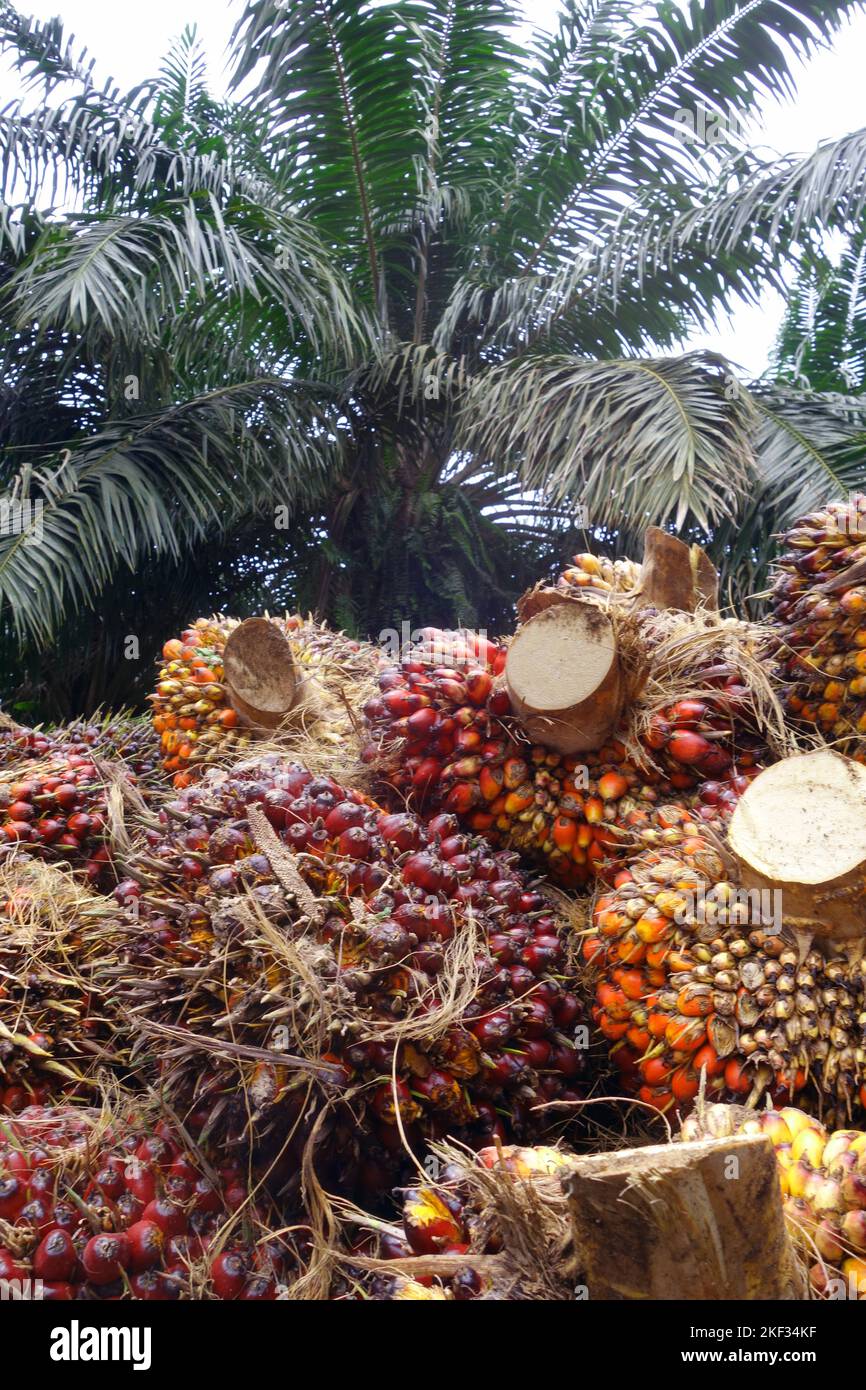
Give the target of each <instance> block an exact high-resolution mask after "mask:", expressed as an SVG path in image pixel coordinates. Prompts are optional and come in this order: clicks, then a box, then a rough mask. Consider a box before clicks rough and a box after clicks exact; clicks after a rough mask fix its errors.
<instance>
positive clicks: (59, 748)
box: [0, 738, 136, 883]
mask: <svg viewBox="0 0 866 1390" xmlns="http://www.w3.org/2000/svg"><path fill="white" fill-rule="evenodd" d="M40 742H41V740H40ZM34 747H36V748H38V747H39V743H37V744H36V745H34ZM93 757H94V753H93V751H92V750H91V748H90V747H88V746H87V745H86V744H84V743H82V742H80V741H78V740H75V739H73V741H71V742H69V743H67V742H66V741H65V740H60V739H57V740H54V739H53V738H52V739H51V741H50V744H49V747H48V750H47V751H46V752H45V753H44V755H43V754H41V753H40V756H38V757H36V758H31V757H26V756H25V757H24V758H23V759H22V760H20V761H16V762H14V763H10V764H9V765H7V766H6V767H5V768H4V769H3V771H2V773H0V854H7V853H10V852H12V851H15V852H17V851H18V850H19V849H21V848H24V849H26V851H27V853H28V854H36V855H39V856H40V857H43V858H46V859H53V860H65V861H66V862H67V863H69V864H72V865H74V866H75V867H76V868H79V869H83V870H84V871H85V875H86V877H87V879H88V881H90V882H93V883H98V882H103V883H104V882H107V881H108V880H109V879H110V878H111V873H112V864H111V853H110V850H109V846H108V821H107V808H108V788H107V785H106V781H105V778H104V777H103V775H102V773H101V772H100V770H99V769H98V768H97V767H96V765H95V763H94V762H93ZM114 766H115V768H116V771H117V775H118V777H119V778H120V779H121V780H123V781H125V782H127V783H129V784H130V785H135V783H136V777H135V774H134V773H133V772H131V771H130V770H129V768H128V767H127V766H126V764H125V763H123V762H116V763H115V764H114Z"/></svg>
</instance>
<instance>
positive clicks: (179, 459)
mask: <svg viewBox="0 0 866 1390" xmlns="http://www.w3.org/2000/svg"><path fill="white" fill-rule="evenodd" d="M856 8H857V7H856V6H855V5H851V4H848V5H841V4H840V5H836V4H818V3H811V4H802V5H797V4H788V5H785V6H780V5H777V4H775V3H769V0H744V3H739V4H737V3H728V2H727V0H714V2H713V3H712V4H698V3H697V0H694V3H692V4H690V5H688V6H687V7H679V6H678V7H673V6H671V5H669V4H667V3H665V0H658V3H657V4H655V5H649V6H647V7H643V8H641V9H640V10H635V8H634V6H628V5H626V4H624V3H621V2H620V0H567V3H565V4H564V5H563V8H562V13H561V19H560V23H559V26H558V28H557V30H556V32H555V33H553V34H547V33H541V32H539V33H536V34H534V35H533V36H532V37H531V39H530V40H529V41H528V42H527V43H525V44H521V45H518V44H517V43H516V41H515V32H516V29H515V26H516V22H517V19H518V17H519V16H518V14H517V13H516V11H515V10H514V9H513V7H512V6H511V5H510V4H509V3H504V2H503V0H423V2H422V0H395V3H393V4H390V5H380V4H361V3H347V0H339V2H338V0H292V3H291V4H290V5H287V4H285V3H283V2H282V0H251V2H250V3H247V4H246V5H245V7H244V8H243V10H242V13H241V14H240V17H239V20H238V24H237V27H236V30H235V34H234V37H233V64H234V67H233V88H232V90H233V92H234V93H235V94H236V95H235V96H234V97H233V99H232V100H230V101H227V102H223V103H217V102H214V101H213V100H212V99H211V98H209V97H208V96H207V93H206V91H205V89H204V86H203V78H202V73H201V69H200V64H199V61H198V57H197V55H196V50H195V43H194V40H193V39H192V37H191V36H187V38H186V39H185V40H184V41H183V42H182V44H181V45H180V46H179V47H178V48H177V49H176V50H175V52H174V54H173V55H172V57H171V58H170V60H169V62H168V64H167V66H166V68H165V69H164V71H163V72H162V73H161V74H160V76H159V78H158V79H157V80H155V81H153V82H149V83H145V84H144V85H143V86H142V87H140V88H138V89H136V91H135V92H133V93H129V94H126V95H122V94H120V93H119V92H118V91H117V90H116V89H115V88H113V87H112V86H111V85H108V86H106V87H104V88H101V87H97V86H96V84H95V83H94V81H93V78H92V69H91V66H90V65H88V63H87V62H86V60H84V59H78V58H76V56H75V54H74V51H73V47H72V45H71V43H70V42H67V41H66V40H65V38H64V36H63V33H62V29H61V27H60V25H59V23H58V22H56V21H52V22H51V24H49V25H40V24H36V23H33V22H32V21H27V20H24V19H22V18H21V17H20V16H18V15H17V14H16V13H15V12H14V11H13V10H12V9H11V8H9V7H7V8H6V9H4V10H3V11H2V12H0V38H2V40H3V41H4V43H5V46H6V47H7V48H9V49H10V50H11V51H12V52H14V53H15V54H16V55H17V61H18V63H19V67H20V70H21V72H22V74H23V75H24V76H25V77H26V78H27V80H28V81H29V82H30V83H31V84H35V85H36V86H37V87H38V88H46V89H48V90H49V91H51V92H53V91H54V89H55V88H58V93H57V94H62V100H60V101H58V100H57V99H56V97H57V94H55V96H54V97H53V98H52V103H53V104H51V105H48V106H46V107H45V108H43V109H41V110H38V111H36V112H34V111H33V110H32V109H30V107H28V105H27V104H26V102H22V103H21V104H19V105H18V106H17V107H15V106H13V107H11V108H7V109H6V110H5V112H3V113H2V116H0V147H2V149H3V152H4V160H3V171H4V179H5V192H4V197H5V198H6V200H7V206H6V207H5V208H4V209H3V211H2V213H0V237H2V248H3V256H4V265H5V266H6V271H5V284H4V288H3V294H2V301H0V312H2V315H3V318H4V320H5V323H6V325H7V326H9V327H11V329H12V330H13V331H12V343H13V345H14V346H13V350H14V353H15V354H17V367H16V371H17V378H16V379H17V380H18V381H19V382H20V383H22V387H21V391H22V392H23V393H24V398H25V404H26V400H29V399H30V391H31V382H32V383H35V384H36V386H37V389H38V391H41V392H42V393H43V395H46V398H48V399H50V400H51V402H52V408H51V411H50V412H46V414H45V417H44V422H43V425H42V426H41V427H39V426H37V427H34V422H33V419H32V416H31V415H30V413H29V412H28V411H27V410H26V408H25V409H24V410H23V412H22V413H23V415H24V416H25V417H27V418H26V419H23V420H22V422H21V423H20V424H19V425H18V426H16V430H17V432H16V433H14V434H13V436H12V437H11V438H10V439H9V440H7V441H6V443H7V447H6V452H5V460H6V461H5V464H4V465H3V466H4V468H5V474H4V479H3V480H2V481H4V482H5V484H6V486H7V487H11V486H13V485H14V486H17V487H18V489H19V493H20V489H21V487H22V485H24V486H28V487H29V489H30V492H31V494H32V495H33V496H34V497H38V498H39V499H40V500H41V501H42V502H43V508H42V516H41V528H42V540H41V543H40V544H39V545H26V544H25V543H24V539H23V538H22V536H21V535H18V536H14V537H12V538H9V539H7V540H6V541H5V542H2V543H0V604H2V608H0V613H5V614H6V620H7V624H8V626H9V629H10V631H14V632H15V633H17V634H19V635H21V636H23V637H24V639H25V641H27V642H30V643H31V645H32V644H34V643H35V644H39V643H46V642H48V641H49V640H51V639H52V634H54V633H56V632H57V630H58V627H59V626H60V625H61V622H62V621H66V620H67V619H68V615H69V614H70V612H73V611H74V612H76V613H78V615H79V617H78V619H77V621H78V623H79V624H80V623H82V622H85V626H86V619H85V618H84V617H82V616H81V615H82V613H83V611H84V610H85V608H86V605H87V604H88V603H90V604H94V605H96V606H97V607H98V610H99V616H101V617H103V618H104V617H105V610H106V601H107V598H108V595H109V594H110V593H114V594H117V593H118V592H119V591H124V592H125V591H126V590H129V589H136V591H137V592H139V593H140V594H141V595H142V599H141V603H142V604H143V603H144V602H145V599H146V596H147V595H148V594H150V595H159V596H160V597H158V600H157V602H158V605H159V606H160V607H162V600H161V595H162V594H163V593H164V592H165V589H166V584H167V585H168V586H171V587H172V588H178V587H179V586H177V585H175V583H174V575H175V573H176V572H179V571H180V570H181V569H182V568H183V567H184V566H186V567H187V570H188V571H189V570H191V571H192V573H193V575H195V574H200V575H202V576H204V575H205V574H207V576H208V583H209V584H212V585H214V586H215V587H216V588H218V587H219V585H220V584H221V583H222V579H221V578H220V576H221V575H225V574H226V573H227V571H228V570H229V569H230V568H231V560H230V556H231V553H232V548H233V546H235V547H236V544H237V540H238V537H239V536H241V537H243V538H244V543H245V544H247V545H250V546H255V545H258V546H259V548H260V550H261V551H262V553H263V555H264V556H268V555H269V556H270V558H271V560H272V561H273V563H274V565H275V566H276V567H277V568H278V569H279V568H280V562H281V561H285V562H286V563H285V564H284V565H283V567H282V574H283V576H284V577H285V576H287V575H289V576H293V579H292V583H293V585H294V587H293V589H292V592H293V593H294V594H295V595H297V596H298V598H301V597H303V599H304V600H305V601H306V602H309V603H310V604H312V605H313V606H314V607H315V608H316V609H317V611H319V612H320V613H322V614H324V615H327V616H330V617H332V618H336V619H337V620H338V621H340V622H341V623H342V624H344V625H351V626H352V627H354V628H355V629H356V630H358V631H361V632H372V633H374V634H375V633H376V632H377V631H378V630H379V629H381V628H383V627H386V626H399V623H400V622H401V621H404V620H408V621H409V622H410V623H411V624H413V625H414V624H416V623H422V622H424V621H463V622H468V623H475V624H485V625H488V626H494V625H497V624H498V623H499V622H500V621H501V620H502V618H503V616H504V615H506V614H507V611H508V605H509V603H510V601H511V599H512V598H513V596H514V594H515V593H516V592H517V591H518V590H519V588H520V587H522V586H523V584H524V583H525V582H526V581H527V580H528V579H529V578H533V577H537V576H538V574H539V573H542V572H543V571H544V570H545V569H546V568H549V567H551V566H553V565H554V564H555V563H556V561H557V560H558V559H560V558H561V556H562V554H563V551H564V549H565V548H566V547H567V546H568V545H570V544H571V543H572V541H573V538H574V532H575V530H576V529H579V526H580V524H581V523H582V521H583V517H582V515H581V510H585V514H586V516H588V520H589V526H590V527H591V529H592V531H593V532H594V533H595V535H597V536H599V537H601V538H602V539H606V540H607V541H609V542H610V543H611V544H613V545H616V546H619V547H622V546H624V545H626V544H632V543H633V541H634V538H635V537H636V535H637V534H638V533H639V531H640V530H641V529H642V527H643V525H644V524H645V523H646V522H647V521H648V520H652V521H656V522H659V523H662V524H668V525H671V526H673V527H675V528H677V529H678V530H679V531H680V532H681V533H682V534H686V535H691V534H700V535H701V536H702V537H705V538H707V539H708V540H709V542H710V543H711V544H713V545H715V546H716V549H717V552H718V553H719V554H721V555H722V556H723V557H724V556H725V555H727V554H728V553H729V552H730V551H731V548H732V545H733V543H734V542H739V541H740V540H741V535H740V530H739V529H738V523H739V522H742V521H743V520H744V519H746V518H747V516H748V513H749V509H750V507H751V506H752V505H753V502H754V498H755V496H756V495H757V494H758V493H759V492H760V491H761V490H762V489H764V488H765V487H766V488H768V489H769V490H770V491H771V492H772V490H773V489H774V488H778V487H779V486H781V484H782V482H783V481H784V480H783V479H781V478H779V477H778V476H777V475H778V474H779V466H778V461H779V460H780V459H782V458H784V459H785V460H786V462H787V468H788V469H789V470H792V469H796V468H797V467H798V466H799V465H801V464H804V463H805V461H807V460H808V461H810V463H811V461H812V460H813V458H814V456H815V455H816V453H817V454H818V455H819V456H820V457H821V458H822V459H823V458H825V457H826V458H828V459H829V458H830V457H831V455H832V453H833V451H834V450H835V449H836V448H837V446H838V444H839V440H840V439H841V440H844V444H845V447H846V448H847V447H850V446H851V445H852V443H853V444H855V445H856V444H857V443H858V442H859V440H860V439H861V438H862V433H863V428H864V417H863V416H862V415H861V414H859V407H856V408H855V407H852V406H851V405H850V404H848V403H846V404H845V405H844V406H843V407H840V406H839V405H838V403H834V402H833V401H827V400H823V399H822V400H821V401H820V402H814V401H811V402H809V404H808V408H804V406H803V403H802V402H801V401H800V400H799V398H797V399H794V398H791V397H790V396H789V394H788V393H785V392H781V393H780V392H778V391H776V392H773V391H770V390H768V389H766V388H761V390H760V391H757V392H754V391H750V390H749V389H747V386H746V384H745V383H742V382H740V381H738V380H737V377H736V374H735V372H734V371H733V369H732V368H731V367H730V365H729V364H728V363H727V362H725V361H724V360H723V359H721V358H719V357H717V356H715V355H712V354H705V353H691V354H687V355H685V356H676V355H673V356H671V355H665V354H669V353H670V352H671V350H672V349H674V348H675V346H676V344H677V343H678V342H679V341H681V339H682V336H683V334H684V333H685V331H686V329H687V327H688V326H689V325H694V324H696V323H701V322H704V323H705V322H707V321H709V320H710V319H711V317H712V315H713V313H714V312H715V311H717V310H718V309H719V308H720V307H725V306H727V305H729V304H730V303H731V302H732V299H733V297H734V296H736V295H741V296H744V297H746V298H750V299H752V300H755V299H757V298H758V296H759V294H760V290H761V287H762V286H763V285H781V284H782V283H783V279H782V277H783V273H784V271H785V267H786V265H787V263H788V261H789V260H790V258H792V257H793V256H795V255H796V254H798V253H799V252H800V251H801V249H802V247H803V246H805V245H807V244H809V241H810V238H814V237H815V236H816V235H817V234H818V233H819V232H820V231H821V229H822V228H824V227H825V226H826V225H828V224H829V223H830V222H832V221H833V220H834V219H835V220H840V219H842V220H844V219H845V218H851V217H855V216H857V215H858V213H859V210H860V209H862V206H863V201H864V188H866V184H864V177H863V169H864V154H866V133H864V132H859V133H857V134H856V135H854V136H851V137H847V139H846V140H845V141H839V142H836V143H835V144H833V145H828V146H825V147H822V148H821V149H819V150H818V151H817V152H816V153H815V154H814V155H813V156H810V157H807V158H803V159H801V160H783V161H777V162H775V163H771V164H767V163H766V162H765V161H763V160H762V159H761V158H760V157H759V154H758V152H757V151H755V150H753V149H751V148H750V147H749V146H748V145H747V144H746V143H744V141H743V139H742V137H741V136H740V135H739V133H738V132H739V126H738V122H743V121H745V120H747V119H748V118H749V116H750V115H751V114H752V113H754V111H755V110H756V108H757V106H758V103H759V102H760V101H761V100H763V99H765V98H766V96H767V95H768V94H780V93H783V92H785V91H787V90H788V89H789V88H790V85H791V75H790V65H791V63H792V61H793V60H794V59H795V58H797V57H802V56H805V55H808V53H809V52H810V51H811V50H812V49H813V48H814V47H815V46H816V45H817V44H819V43H821V42H822V41H823V40H824V39H826V37H827V36H829V35H831V34H832V33H833V32H834V31H835V30H836V29H838V28H839V26H840V25H841V24H842V23H843V22H844V20H845V18H846V17H847V16H848V15H849V14H850V13H852V12H853V11H854V10H855V9H856ZM238 94H239V95H238ZM732 115H735V116H736V117H737V120H736V121H735V120H733V119H731V117H732ZM707 116H709V118H710V121H711V123H712V125H713V128H714V132H715V133H716V134H718V133H719V132H721V138H719V139H718V140H715V139H714V141H712V142H710V143H703V144H701V143H699V142H698V143H696V142H694V141H692V140H690V139H687V138H684V130H685V128H686V126H688V124H689V120H690V121H691V124H692V127H694V126H695V124H696V118H698V117H699V118H700V119H699V120H698V121H697V124H700V123H701V122H705V121H706V118H707ZM685 118H688V119H685ZM58 188H59V189H60V191H61V193H63V194H65V198H66V202H65V204H64V205H63V206H64V207H68V206H69V204H70V202H72V206H73V208H74V210H73V211H68V210H63V208H61V206H59V205H58ZM16 196H17V197H18V199H19V201H20V203H21V205H22V206H21V207H19V208H18V209H17V210H16V209H12V208H11V207H9V206H8V203H9V202H11V199H12V198H13V197H16ZM46 198H47V199H48V200H49V205H48V206H46ZM52 205H53V206H52ZM52 364H53V365H52ZM58 364H60V366H59V367H58ZM58 372H59V373H60V376H61V380H60V385H59V386H57V385H55V386H54V390H53V395H52V382H53V381H54V380H55V378H56V375H57V373H58ZM52 374H54V375H52ZM46 377H48V378H49V380H48V382H47V383H46ZM71 393H73V394H74V395H75V403H74V404H75V408H76V409H78V410H79V411H80V414H79V415H78V416H76V418H75V419H74V420H72V419H70V414H69V409H70V407H69V397H70V394H71ZM20 394H21V392H19V395H20ZM88 410H89V411H90V414H89V415H88V414H87V412H88ZM94 411H95V418H94ZM40 428H42V429H44V432H43V433H41V434H40ZM831 436H832V438H831ZM34 446H35V447H34ZM61 447H63V448H64V449H65V450H66V452H65V453H64V454H62V455H61V454H60V448H61ZM61 457H63V458H64V459H65V463H64V466H63V468H62V469H60V470H58V468H57V464H58V463H59V461H60V458H61ZM22 458H26V459H27V460H28V461H30V463H31V464H32V466H29V467H28V470H26V472H25V478H24V483H23V484H22V482H21V478H20V473H21V460H22ZM774 479H775V481H774ZM16 480H17V481H16ZM17 495H18V494H16V496H17ZM578 504H580V506H579V507H578ZM732 517H733V518H734V519H735V520H734V522H733V529H732V530H731V523H730V522H728V523H727V526H728V529H727V531H726V520H725V519H726V518H732ZM746 550H747V555H748V545H746ZM223 554H225V555H226V557H227V563H225V564H224V563H223V560H222V556H223ZM234 555H235V559H237V556H238V552H237V550H236V549H235V551H234ZM167 567H168V568H167ZM241 568H243V566H241ZM161 570H162V571H163V572H164V573H166V574H167V578H166V582H165V583H164V584H162V585H160V583H159V580H158V579H156V580H154V576H155V574H157V575H158V573H159V571H161ZM741 570H742V566H741V565H740V568H739V569H738V573H739V572H741ZM169 571H170V572H169ZM130 575H134V576H135V580H134V582H133V581H131V580H130ZM247 579H249V574H248V573H247ZM152 583H154V589H153V590H151V589H150V585H151V584H152ZM259 589H261V585H259ZM240 592H241V590H240V589H239V588H235V589H234V591H233V596H237V595H238V594H239V593H240ZM211 594H212V596H213V598H214V600H215V601H217V600H218V599H219V597H220V595H219V593H214V592H213V590H211ZM140 606H141V605H140ZM170 606H171V605H170V604H168V605H166V610H165V613H166V619H167V617H168V611H167V609H168V608H169V607H170ZM128 621H130V622H131V621H133V618H131V617H130V618H129V619H128ZM167 625H168V624H166V626H167ZM165 630H166V628H165V627H164V628H163V631H165ZM141 646H142V659H144V655H145V653H144V646H145V644H144V643H142V644H141ZM108 664H109V665H110V661H109V663H108ZM95 693H96V692H95V691H91V692H90V693H89V694H88V697H87V698H94V697H95Z"/></svg>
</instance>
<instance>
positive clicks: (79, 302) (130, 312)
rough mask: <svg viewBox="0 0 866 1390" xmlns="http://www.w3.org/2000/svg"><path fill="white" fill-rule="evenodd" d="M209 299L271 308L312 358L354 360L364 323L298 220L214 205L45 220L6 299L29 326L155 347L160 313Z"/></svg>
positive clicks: (208, 201) (175, 312)
mask: <svg viewBox="0 0 866 1390" xmlns="http://www.w3.org/2000/svg"><path fill="white" fill-rule="evenodd" d="M216 292H219V293H220V294H224V295H226V296H228V297H229V298H232V299H241V300H242V299H244V298H249V299H251V300H252V301H253V302H254V303H256V304H262V303H265V304H267V305H268V306H270V307H279V308H280V309H281V310H282V311H283V314H284V320H285V325H286V327H287V328H289V330H290V333H293V334H295V335H297V334H299V333H302V334H303V335H304V336H305V337H306V339H307V340H308V341H309V342H310V343H312V344H313V345H314V346H315V349H316V350H317V351H324V352H327V351H328V350H329V349H331V350H333V348H334V347H335V346H336V347H337V348H338V349H339V350H340V351H342V352H343V353H345V354H347V355H350V356H351V354H352V352H353V350H354V348H355V346H356V344H357V342H358V340H359V338H360V337H361V335H362V331H363V329H362V324H361V321H360V319H359V318H358V316H357V314H356V312H355V310H354V307H353V305H352V302H351V296H350V294H349V291H348V287H347V286H346V285H345V284H344V283H343V282H342V280H341V277H340V276H339V273H338V272H335V269H334V267H333V264H332V262H331V261H330V258H329V257H328V256H327V254H326V252H325V250H324V248H323V247H322V246H321V244H320V242H319V240H318V237H317V236H316V234H315V232H314V231H313V230H312V229H311V228H309V227H308V226H306V225H305V224H304V223H303V222H302V221H300V220H299V219H295V218H291V217H289V216H288V215H283V216H280V215H278V214H276V213H273V212H269V211H268V210H266V209H261V208H257V207H254V206H250V205H244V204H234V205H232V206H231V207H230V208H228V209H226V211H225V212H223V210H222V209H221V208H220V206H219V203H218V202H217V200H216V198H214V197H213V196H210V197H208V198H201V199H192V198H189V199H176V200H166V201H165V202H164V203H163V204H162V205H161V206H160V207H159V209H158V210H157V211H155V212H153V213H151V214H149V215H142V216H125V217H113V218H104V217H101V216H86V215H81V216H79V217H69V218H67V219H66V220H65V222H64V223H62V224H49V225H48V226H47V227H46V228H45V231H44V232H43V234H42V236H41V238H40V239H39V241H38V242H37V243H36V245H35V247H34V249H33V251H32V252H31V254H30V255H29V256H28V257H27V259H26V260H25V261H24V262H23V264H22V265H21V267H20V268H19V269H18V270H17V271H16V272H15V274H14V275H13V276H12V277H11V279H10V281H9V283H8V285H7V287H6V293H7V294H8V295H9V296H10V299H11V303H12V310H13V313H14V314H15V315H16V316H17V319H18V322H19V324H24V323H26V322H29V321H31V320H36V321H37V322H39V323H40V324H43V325H45V326H60V327H64V328H69V329H72V330H74V331H78V332H82V333H87V331H88V330H89V328H90V327H91V326H92V325H94V324H95V325H96V326H97V329H98V331H99V332H100V333H101V334H104V335H107V336H109V337H114V338H116V339H118V340H119V341H121V342H125V341H129V340H130V339H134V338H136V337H137V336H143V337H144V338H145V339H146V340H148V341H155V340H158V338H159V337H160V335H161V334H162V332H163V331H164V323H165V320H166V318H167V317H168V318H170V317H175V318H180V317H182V315H183V313H184V311H185V309H186V308H187V307H188V306H189V303H190V300H191V298H193V297H194V296H197V297H199V298H204V297H206V296H208V295H212V294H214V293H216Z"/></svg>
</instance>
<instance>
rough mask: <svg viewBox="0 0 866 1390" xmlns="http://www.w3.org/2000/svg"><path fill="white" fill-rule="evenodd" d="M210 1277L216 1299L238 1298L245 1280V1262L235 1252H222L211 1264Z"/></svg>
mask: <svg viewBox="0 0 866 1390" xmlns="http://www.w3.org/2000/svg"><path fill="white" fill-rule="evenodd" d="M210 1277H211V1280H212V1281H213V1286H214V1292H215V1293H216V1296H217V1298H221V1299H235V1298H238V1297H239V1296H240V1293H241V1291H242V1289H243V1287H244V1284H245V1283H246V1279H247V1265H246V1262H245V1261H244V1259H243V1258H242V1256H241V1255H240V1254H238V1253H237V1252H236V1251H233V1250H225V1251H222V1252H221V1253H220V1254H219V1255H217V1256H216V1258H215V1259H214V1260H213V1261H212V1263H211V1267H210Z"/></svg>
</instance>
